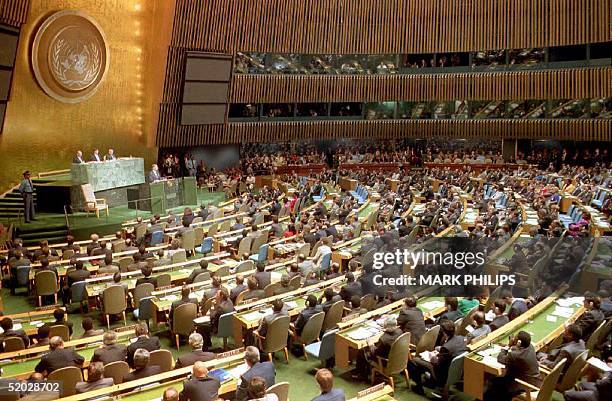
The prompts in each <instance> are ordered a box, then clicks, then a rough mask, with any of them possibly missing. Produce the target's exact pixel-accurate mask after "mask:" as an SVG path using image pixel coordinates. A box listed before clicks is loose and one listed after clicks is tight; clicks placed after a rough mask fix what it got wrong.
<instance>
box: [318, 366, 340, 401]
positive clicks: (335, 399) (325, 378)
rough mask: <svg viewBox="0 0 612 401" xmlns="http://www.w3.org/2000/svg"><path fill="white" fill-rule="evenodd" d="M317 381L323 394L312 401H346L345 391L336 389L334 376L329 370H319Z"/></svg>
mask: <svg viewBox="0 0 612 401" xmlns="http://www.w3.org/2000/svg"><path fill="white" fill-rule="evenodd" d="M315 379H316V380H317V384H318V385H319V388H320V389H321V394H320V395H318V396H317V397H315V398H313V399H312V401H344V400H345V399H346V397H345V396H344V390H342V389H341V388H334V375H333V374H332V372H330V371H329V370H327V369H319V370H317V374H316V375H315Z"/></svg>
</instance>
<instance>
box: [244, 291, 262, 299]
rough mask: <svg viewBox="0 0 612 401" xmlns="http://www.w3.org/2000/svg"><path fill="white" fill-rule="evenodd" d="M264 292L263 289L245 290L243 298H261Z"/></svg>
mask: <svg viewBox="0 0 612 401" xmlns="http://www.w3.org/2000/svg"><path fill="white" fill-rule="evenodd" d="M265 296H266V294H265V293H264V290H253V291H247V293H246V294H244V298H243V300H245V299H253V298H256V299H262V298H263V297H265Z"/></svg>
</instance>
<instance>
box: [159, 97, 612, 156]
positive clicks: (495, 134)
mask: <svg viewBox="0 0 612 401" xmlns="http://www.w3.org/2000/svg"><path fill="white" fill-rule="evenodd" d="M164 108H165V110H163V111H162V112H161V113H160V114H162V115H164V116H169V118H170V120H171V121H166V122H168V123H172V121H174V122H177V121H178V119H177V118H178V107H176V106H173V105H168V104H165V105H162V109H164ZM167 132H168V134H167V135H162V136H160V137H159V138H158V139H159V144H158V145H159V146H160V147H180V146H195V145H202V144H227V143H242V142H274V141H291V140H309V139H334V138H357V139H366V138H381V139H389V138H405V137H415V138H431V137H439V136H442V137H454V138H478V137H488V138H505V139H518V138H531V139H556V140H580V141H610V140H612V121H611V120H603V119H602V120H594V119H593V120H591V119H588V120H578V119H555V120H552V119H547V120H512V119H499V120H373V121H372V120H334V121H329V120H327V121H308V122H293V121H292V122H256V123H230V124H226V125H224V124H218V125H207V126H204V125H200V126H178V125H174V126H173V128H172V130H169V131H167Z"/></svg>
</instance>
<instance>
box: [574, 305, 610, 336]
mask: <svg viewBox="0 0 612 401" xmlns="http://www.w3.org/2000/svg"><path fill="white" fill-rule="evenodd" d="M584 307H585V309H586V312H584V313H583V314H582V316H580V317H579V318H578V320H576V324H577V325H578V327H580V329H581V330H582V338H583V339H584V340H588V339H589V337H590V336H591V334H592V333H593V332H594V331H595V329H596V328H597V327H598V326H599V325H600V324H601V322H603V321H604V314H603V312H602V311H601V298H599V297H598V296H595V295H587V296H586V297H585V298H584Z"/></svg>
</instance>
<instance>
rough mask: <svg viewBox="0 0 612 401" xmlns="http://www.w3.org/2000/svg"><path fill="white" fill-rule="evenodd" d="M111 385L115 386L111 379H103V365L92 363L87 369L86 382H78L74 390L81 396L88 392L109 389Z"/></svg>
mask: <svg viewBox="0 0 612 401" xmlns="http://www.w3.org/2000/svg"><path fill="white" fill-rule="evenodd" d="M113 384H115V382H114V380H113V378H112V377H104V365H103V364H102V362H92V363H90V364H89V367H88V368H87V381H86V382H78V383H77V384H76V387H75V389H76V392H77V394H82V393H86V392H88V391H93V390H98V389H100V388H104V387H110V386H112V385H113Z"/></svg>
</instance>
